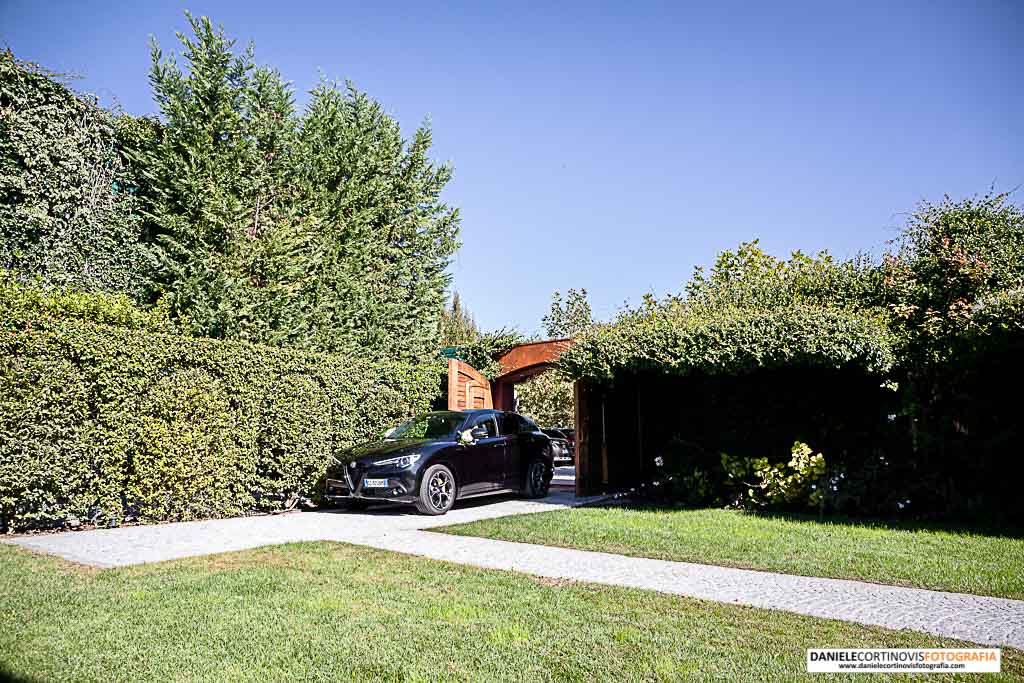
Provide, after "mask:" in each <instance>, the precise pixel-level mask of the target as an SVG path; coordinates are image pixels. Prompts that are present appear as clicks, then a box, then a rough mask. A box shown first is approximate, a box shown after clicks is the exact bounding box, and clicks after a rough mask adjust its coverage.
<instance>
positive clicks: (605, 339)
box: [559, 305, 893, 381]
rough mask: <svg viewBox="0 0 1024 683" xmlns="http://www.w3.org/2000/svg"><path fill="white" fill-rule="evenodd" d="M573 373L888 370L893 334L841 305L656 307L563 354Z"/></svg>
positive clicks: (593, 376)
mask: <svg viewBox="0 0 1024 683" xmlns="http://www.w3.org/2000/svg"><path fill="white" fill-rule="evenodd" d="M559 365H560V366H561V367H562V368H563V369H564V370H565V372H566V373H567V374H569V376H570V377H573V378H575V379H590V380H597V381H610V380H611V379H613V377H614V376H615V374H616V373H617V372H619V371H628V372H641V371H658V372H664V373H668V374H671V375H676V376H686V375H690V374H707V375H730V374H745V373H749V372H753V371H754V370H759V369H774V368H793V367H804V368H810V367H818V368H823V369H841V368H858V369H860V370H863V371H864V372H867V373H870V374H878V375H881V374H884V373H885V372H886V371H888V370H889V369H890V368H891V367H892V365H893V351H892V345H891V336H890V334H889V332H888V330H887V328H886V327H885V325H884V323H882V322H881V321H880V320H878V319H876V318H873V317H871V316H870V315H868V314H865V313H860V312H855V311H851V310H846V309H839V308H826V307H815V306H807V305H796V306H790V307H787V308H777V309H775V310H769V311H766V310H757V309H743V308H723V309H721V310H716V311H713V312H702V313H695V312H692V311H687V310H686V309H680V310H677V311H664V310H655V311H647V312H639V313H635V314H630V315H626V316H624V317H623V318H622V319H621V320H620V321H619V322H617V323H616V324H614V325H605V326H598V327H595V328H593V329H592V330H591V331H589V332H588V333H587V334H585V335H583V336H582V337H580V338H578V339H577V340H576V343H575V344H574V345H573V346H572V348H570V349H569V350H568V351H566V352H565V353H563V354H562V356H561V358H560V360H559Z"/></svg>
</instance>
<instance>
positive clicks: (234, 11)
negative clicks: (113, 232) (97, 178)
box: [0, 0, 1024, 332]
mask: <svg viewBox="0 0 1024 683" xmlns="http://www.w3.org/2000/svg"><path fill="white" fill-rule="evenodd" d="M373 4H377V3H367V4H365V5H350V4H348V3H344V2H310V3H304V2H298V1H295V2H289V3H267V4H265V5H264V4H260V3H253V2H242V1H231V2H192V3H184V4H182V3H178V2H147V3H140V4H139V6H138V7H137V8H132V7H131V4H130V3H129V4H127V5H126V4H124V3H120V4H118V3H110V2H102V3H100V2H90V1H85V0H82V1H79V2H73V3H71V2H68V3H59V2H53V3H41V2H23V1H21V0H2V2H0V42H2V43H6V44H7V45H8V46H10V47H11V48H12V49H13V50H14V51H15V53H16V54H17V55H19V56H21V57H23V58H28V59H32V60H34V61H38V62H41V63H42V64H44V65H46V66H48V67H50V68H52V69H56V70H61V71H65V72H73V73H76V74H79V75H81V76H82V78H81V80H80V81H78V83H77V85H76V87H77V88H78V89H80V90H82V91H88V92H94V93H96V94H98V95H100V96H101V98H103V100H104V102H105V103H108V104H109V103H111V102H113V101H117V102H119V103H120V104H121V105H122V106H123V107H124V108H125V109H126V110H127V111H129V112H131V113H135V114H142V113H152V112H153V111H154V105H153V102H152V99H151V97H150V92H149V85H148V82H147V80H146V73H147V69H148V50H147V40H148V38H149V36H150V35H153V36H155V37H156V38H157V40H158V41H159V42H160V43H161V45H162V46H163V47H164V48H165V50H166V49H170V48H173V47H175V44H176V41H175V39H174V31H175V30H184V29H185V27H186V23H185V20H184V18H183V15H182V11H183V10H184V9H185V8H188V9H191V10H192V11H193V13H196V14H206V15H209V16H210V17H211V18H213V19H214V20H215V21H218V22H221V23H223V24H224V25H225V27H226V28H227V30H228V32H229V33H230V34H232V35H233V36H235V37H237V38H239V39H240V42H242V43H244V42H245V41H247V40H250V39H251V40H253V41H254V42H255V45H256V57H257V61H259V62H261V63H267V64H271V65H274V66H276V67H278V68H279V69H280V70H281V71H282V73H283V74H284V75H285V77H286V78H287V79H289V80H291V81H293V83H294V84H295V86H296V88H297V89H298V90H299V91H300V97H299V101H300V102H302V101H303V99H304V95H303V94H302V93H304V92H305V91H307V90H308V89H309V88H311V87H312V86H313V85H315V83H316V82H317V80H318V79H319V77H320V74H324V75H326V76H328V77H332V78H350V79H352V80H353V81H354V82H355V83H356V85H358V86H359V87H360V88H362V89H364V90H366V91H368V92H369V93H370V94H371V95H373V96H374V97H376V98H377V99H379V100H380V101H381V102H383V103H384V104H385V106H386V107H387V109H388V110H389V111H390V112H391V113H392V114H393V115H394V116H395V117H396V118H397V119H398V120H399V121H400V122H401V123H402V125H403V128H404V130H406V131H408V132H410V133H411V131H412V130H413V128H414V127H415V126H416V125H417V124H419V123H420V122H421V121H422V120H423V119H424V117H425V116H428V115H429V117H430V118H431V121H432V124H433V130H434V140H435V147H434V156H435V158H437V159H444V160H451V161H452V162H453V163H454V164H455V167H456V175H455V180H454V181H453V182H452V183H451V185H450V188H449V190H448V192H447V195H446V199H447V201H448V202H449V203H451V204H453V205H455V206H458V207H460V208H461V209H462V212H463V213H462V216H463V227H462V241H463V243H464V244H463V247H462V249H461V250H460V252H459V254H458V256H457V257H456V259H455V261H454V262H453V264H452V273H453V275H454V277H455V287H456V288H457V289H458V290H459V292H460V293H461V295H462V297H463V299H464V301H465V302H466V304H467V305H468V306H469V308H470V309H471V311H472V312H473V313H474V314H475V315H476V317H477V320H478V322H479V323H480V324H481V326H483V327H485V328H495V327H499V326H503V325H512V326H518V327H519V328H520V329H522V330H524V331H526V332H533V331H537V330H539V327H540V317H541V316H542V315H543V313H544V312H545V311H546V310H547V307H548V304H549V302H550V296H551V292H552V291H554V290H556V289H558V290H563V291H564V290H565V289H567V288H569V287H585V288H586V289H587V290H588V291H589V292H590V298H591V302H592V304H593V306H594V309H595V311H596V313H597V314H598V315H599V316H601V317H605V318H607V317H610V316H611V315H613V314H614V312H615V311H616V310H617V309H618V308H619V307H620V306H621V304H622V303H623V302H624V301H626V300H629V301H632V302H636V301H638V300H639V299H640V297H641V296H642V295H643V294H644V293H645V292H648V291H651V292H654V293H656V294H659V295H660V294H664V293H666V292H673V291H678V290H679V289H680V287H681V285H682V283H683V282H685V281H686V279H687V278H688V276H689V274H690V272H691V270H692V268H693V266H694V265H697V264H707V263H709V262H711V261H712V260H713V258H714V256H715V254H716V253H717V252H718V251H720V250H722V249H725V248H731V247H734V246H735V245H736V244H738V243H739V242H740V241H743V240H748V239H751V238H754V237H758V238H760V239H761V242H762V245H763V246H764V248H766V249H767V250H768V251H770V252H772V253H775V254H778V255H785V254H786V253H788V252H789V251H791V250H793V249H797V248H800V249H803V250H805V251H817V250H819V249H825V248H827V249H829V250H830V251H832V252H833V253H835V254H837V255H840V256H848V255H852V254H853V253H855V252H857V251H858V250H862V249H866V250H873V251H876V252H877V251H880V250H881V249H882V248H884V245H885V242H886V240H888V239H890V238H892V237H893V236H894V234H895V232H896V230H897V228H898V226H899V225H900V224H901V223H902V221H903V220H904V217H905V215H906V213H907V212H909V211H912V210H913V208H914V206H915V204H916V203H917V202H918V201H920V200H922V199H940V198H941V197H942V196H943V195H944V194H950V195H953V196H962V195H968V194H976V193H982V192H984V191H986V190H987V189H988V188H989V187H990V186H992V185H995V187H996V189H999V190H1008V189H1013V188H1015V187H1017V186H1019V185H1024V131H1022V125H1024V124H1022V122H1024V89H1022V88H1021V87H1020V84H1021V71H1022V67H1024V41H1022V40H1020V29H1021V28H1022V27H1024V2H1020V1H1019V0H1007V1H1005V2H982V1H979V2H959V3H947V2H936V1H929V2H913V1H911V0H901V1H899V2H891V1H890V2H878V3H873V2H843V3H839V2H817V3H789V2H771V3H767V2H756V3H755V2H751V3H728V2H713V3H712V2H708V3H703V4H689V3H682V2H672V3H663V4H653V3H643V2H629V3H621V4H617V5H611V4H609V5H605V4H597V3H573V2H562V3H538V4H527V3H518V2H517V3H511V2H510V3H501V4H484V3H475V2H474V3H466V4H459V3H422V2H414V3H404V2H392V3H388V4H386V5H382V6H378V7H374V6H371V5H373ZM1021 193H1024V189H1022V190H1020V191H1018V193H1017V195H1016V197H1017V199H1016V201H1017V202H1021V201H1024V200H1022V199H1021V197H1022V194H1021Z"/></svg>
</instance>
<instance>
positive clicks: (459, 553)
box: [4, 493, 1024, 649]
mask: <svg viewBox="0 0 1024 683" xmlns="http://www.w3.org/2000/svg"><path fill="white" fill-rule="evenodd" d="M581 502H585V501H581V500H578V499H576V498H575V497H574V496H573V495H572V494H571V493H553V494H551V495H550V496H548V497H547V498H545V499H544V500H541V501H525V500H517V499H510V498H499V499H493V498H492V499H483V500H481V501H479V502H473V503H468V504H462V505H460V506H459V507H457V508H456V509H455V510H452V511H451V512H449V513H448V514H447V515H446V516H444V517H422V516H419V515H416V514H411V513H410V512H408V511H406V510H394V509H391V510H378V511H369V512H366V513H359V514H357V513H341V512H303V513H296V514H285V515H276V516H268V517H245V518H237V519H224V520H212V521H206V522H186V523H180V524H160V525H152V526H137V527H123V528H118V529H98V530H94V531H77V532H68V533H61V534H49V535H35V536H21V537H12V538H7V539H4V540H5V542H8V543H16V544H18V545H20V546H22V547H25V548H29V549H32V550H37V551H41V552H46V553H51V554H54V555H59V556H61V557H64V558H67V559H69V560H73V561H76V562H81V563H84V564H90V565H95V566H101V567H115V566H125V565H131V564H141V563H144V562H159V561H163V560H170V559H175V558H181V557H190V556H193V555H206V554H212V553H220V552H226V551H232V550H243V549H246V548H255V547H258V546H264V545H273V544H278V543H290V542H294V541H316V540H326V541H341V542H345V543H354V544H357V545H366V546H372V547H374V548H381V549H384V550H393V551H396V552H400V553H407V554H412V555H420V556H424V557H429V558H433V559H437V560H446V561H450V562H458V563H460V564H467V565H473V566H477V567H486V568H490V569H504V570H512V571H519V572H525V573H528V574H534V575H537V576H545V577H551V578H562V579H572V580H578V581H589V582H594V583H601V584H609V585H616V586H629V587H633V588H642V589H647V590H655V591H661V592H664V593H673V594H677V595H684V596H688V597H694V598H702V599H706V600H714V601H718V602H730V603H738V604H744V605H752V606H755V607H766V608H770V609H779V610H785V611H788V612H797V613H799V614H807V615H810V616H815V617H824V618H828V619H841V620H844V621H853V622H858V623H862V624H871V625H875V626H882V627H885V628H892V629H902V628H907V629H913V630H915V631H923V632H926V633H933V634H935V635H939V636H947V637H951V638H960V639H963V640H968V641H973V642H976V643H984V644H989V645H1005V646H1012V647H1016V648H1020V649H1024V601H1021V600H1007V599H1003V598H989V597H981V596H976V595H964V594H959V593H943V592H938V591H928V590H921V589H916V588H898V587H894V586H882V585H878V584H872V583H864V582H861V581H846V580H841V579H821V578H811V577H804V576H790V575H787V574H773V573H769V572H759V571H750V570H745V569H730V568H726V567H714V566H709V565H700V564H691V563H687V562H669V561H665V560H652V559H645V558H637V557H626V556H623V555H611V554H608V553H597V552H590V551H584V550H571V549H567V548H554V547H549V546H541V545H530V544H523V543H509V542H507V541H496V540H490V539H483V538H469V537H464V536H449V535H447V534H440V533H434V532H431V531H428V530H427V529H430V528H433V527H439V526H447V525H449V524H459V523H463V522H469V521H474V520H478V519H489V518H494V517H502V516H505V515H516V514H527V513H532V512H543V511H546V510H553V509H558V508H562V507H568V506H573V505H578V504H580V503H581Z"/></svg>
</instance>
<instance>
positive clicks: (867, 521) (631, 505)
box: [588, 501, 1024, 539]
mask: <svg viewBox="0 0 1024 683" xmlns="http://www.w3.org/2000/svg"><path fill="white" fill-rule="evenodd" d="M588 507H591V508H603V509H608V510H612V509H623V508H625V509H629V510H641V511H647V512H687V511H698V510H720V509H721V508H714V507H707V508H692V507H678V506H674V505H668V504H658V503H653V502H648V501H634V502H627V503H625V504H619V505H606V504H602V503H597V504H594V505H590V506H588ZM735 512H736V514H740V515H745V516H749V517H753V518H758V519H769V520H771V519H775V520H780V521H786V522H799V523H805V524H830V525H834V526H848V527H863V528H869V529H887V530H892V531H937V532H945V533H950V534H960V535H972V536H988V537H992V538H1013V539H1019V538H1024V527H1020V526H1014V525H1009V524H994V523H971V522H958V521H923V520H909V519H885V518H881V517H850V516H848V515H824V516H819V515H815V514H807V513H799V512H766V511H762V510H736V511H735Z"/></svg>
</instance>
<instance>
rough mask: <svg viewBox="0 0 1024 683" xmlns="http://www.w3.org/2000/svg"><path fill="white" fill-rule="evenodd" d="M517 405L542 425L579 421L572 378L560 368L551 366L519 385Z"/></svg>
mask: <svg viewBox="0 0 1024 683" xmlns="http://www.w3.org/2000/svg"><path fill="white" fill-rule="evenodd" d="M516 403H517V407H516V409H517V410H518V411H519V412H520V413H522V414H523V415H527V416H529V417H531V418H533V420H534V421H535V422H536V423H537V424H539V425H541V426H542V427H572V426H574V425H575V400H574V398H573V388H572V382H571V381H570V380H567V379H566V378H565V376H564V375H562V373H561V372H559V371H558V370H548V371H547V372H542V373H541V374H539V375H537V376H536V377H531V378H530V379H528V380H526V381H525V382H522V383H520V384H517V385H516Z"/></svg>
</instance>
